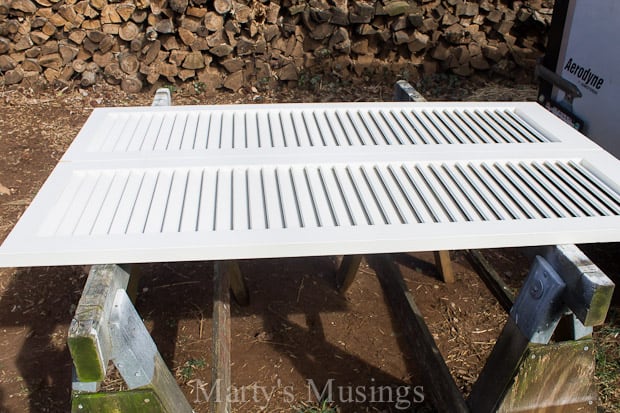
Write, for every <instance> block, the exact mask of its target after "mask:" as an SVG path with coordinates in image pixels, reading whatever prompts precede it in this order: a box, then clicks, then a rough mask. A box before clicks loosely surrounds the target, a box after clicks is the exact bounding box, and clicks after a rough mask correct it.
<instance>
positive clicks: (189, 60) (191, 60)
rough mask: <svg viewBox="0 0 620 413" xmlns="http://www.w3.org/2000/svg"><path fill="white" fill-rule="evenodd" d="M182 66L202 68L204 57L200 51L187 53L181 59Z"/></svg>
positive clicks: (194, 68)
mask: <svg viewBox="0 0 620 413" xmlns="http://www.w3.org/2000/svg"><path fill="white" fill-rule="evenodd" d="M182 67H183V68H184V69H192V70H196V69H202V68H203V67H205V59H204V57H203V56H202V53H200V52H192V53H189V54H188V55H187V56H186V57H185V60H183V64H182Z"/></svg>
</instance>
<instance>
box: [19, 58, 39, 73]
mask: <svg viewBox="0 0 620 413" xmlns="http://www.w3.org/2000/svg"><path fill="white" fill-rule="evenodd" d="M22 70H23V71H24V72H36V73H41V72H42V71H43V69H42V68H41V65H40V64H39V63H38V62H37V61H36V60H35V59H26V60H24V61H23V62H22Z"/></svg>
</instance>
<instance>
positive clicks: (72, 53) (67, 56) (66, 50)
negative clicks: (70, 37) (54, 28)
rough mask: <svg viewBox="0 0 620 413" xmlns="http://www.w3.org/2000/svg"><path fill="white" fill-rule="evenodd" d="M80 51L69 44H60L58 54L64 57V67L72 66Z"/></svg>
mask: <svg viewBox="0 0 620 413" xmlns="http://www.w3.org/2000/svg"><path fill="white" fill-rule="evenodd" d="M79 50H80V49H78V48H77V47H75V46H71V45H68V44H60V45H59V46H58V52H59V53H60V57H62V64H63V65H64V66H66V65H68V64H70V63H71V62H72V61H73V59H75V57H76V56H77V54H78V52H79Z"/></svg>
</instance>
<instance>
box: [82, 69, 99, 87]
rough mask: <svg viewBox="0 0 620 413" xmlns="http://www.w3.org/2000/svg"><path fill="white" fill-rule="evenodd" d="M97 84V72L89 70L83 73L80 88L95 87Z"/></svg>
mask: <svg viewBox="0 0 620 413" xmlns="http://www.w3.org/2000/svg"><path fill="white" fill-rule="evenodd" d="M96 82H97V74H96V73H95V72H91V71H89V70H87V71H85V72H84V73H82V77H81V78H80V86H81V87H89V86H92V85H94V84H95V83H96Z"/></svg>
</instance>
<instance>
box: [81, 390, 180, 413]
mask: <svg viewBox="0 0 620 413" xmlns="http://www.w3.org/2000/svg"><path fill="white" fill-rule="evenodd" d="M85 412H88V413H172V412H166V411H165V410H164V408H163V407H162V405H161V403H160V401H159V398H158V397H157V396H156V395H155V393H153V391H152V390H150V389H141V390H129V391H123V392H115V393H74V395H73V399H72V402H71V413H85Z"/></svg>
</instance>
